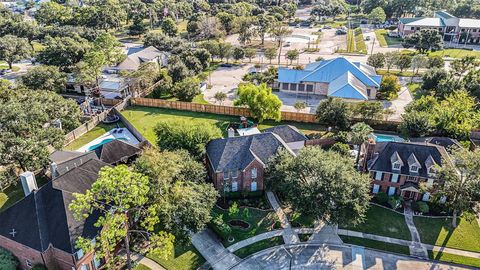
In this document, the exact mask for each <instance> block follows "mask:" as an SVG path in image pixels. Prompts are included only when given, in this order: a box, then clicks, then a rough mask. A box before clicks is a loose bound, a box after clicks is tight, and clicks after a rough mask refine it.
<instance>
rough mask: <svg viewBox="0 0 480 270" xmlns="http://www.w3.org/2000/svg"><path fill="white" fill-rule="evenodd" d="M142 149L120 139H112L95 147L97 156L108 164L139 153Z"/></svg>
mask: <svg viewBox="0 0 480 270" xmlns="http://www.w3.org/2000/svg"><path fill="white" fill-rule="evenodd" d="M141 151H142V150H141V149H140V148H138V147H136V146H134V145H131V144H129V143H127V142H124V141H122V140H113V141H110V142H108V143H106V144H103V145H101V146H100V147H97V148H96V149H95V153H96V154H97V156H98V158H99V159H100V160H102V161H103V162H106V163H108V164H115V163H118V162H121V161H124V160H127V159H129V158H130V157H133V156H135V155H138V154H140V152H141Z"/></svg>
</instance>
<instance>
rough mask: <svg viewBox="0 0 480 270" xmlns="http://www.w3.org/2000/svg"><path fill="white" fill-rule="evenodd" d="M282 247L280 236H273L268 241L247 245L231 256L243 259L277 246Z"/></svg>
mask: <svg viewBox="0 0 480 270" xmlns="http://www.w3.org/2000/svg"><path fill="white" fill-rule="evenodd" d="M279 245H283V238H282V237H281V236H275V237H272V238H269V239H265V240H262V241H258V242H256V243H254V244H251V245H248V246H246V247H243V248H241V249H239V250H237V251H235V252H233V254H235V255H237V256H238V257H240V258H245V257H247V256H249V255H252V254H254V253H257V252H259V251H261V250H264V249H267V248H270V247H274V246H279Z"/></svg>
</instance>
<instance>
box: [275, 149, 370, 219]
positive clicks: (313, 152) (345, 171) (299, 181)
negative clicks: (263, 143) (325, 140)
mask: <svg viewBox="0 0 480 270" xmlns="http://www.w3.org/2000/svg"><path fill="white" fill-rule="evenodd" d="M352 165H353V164H352V161H351V159H350V158H349V157H346V156H343V155H341V154H339V153H336V152H334V151H324V150H322V149H321V148H319V147H305V148H303V149H301V150H300V152H299V153H298V154H297V156H293V155H291V154H290V153H288V152H287V151H281V152H280V153H279V154H277V155H276V156H275V157H274V158H272V159H271V161H270V162H269V164H268V166H267V172H266V180H267V186H269V187H271V188H273V189H274V190H275V191H276V192H277V193H278V194H279V195H280V196H281V197H282V198H285V203H287V204H289V205H290V206H291V207H292V208H293V209H294V210H295V211H297V212H299V213H300V214H301V215H304V216H311V217H313V218H314V219H315V220H321V221H324V222H325V223H327V224H352V225H357V224H360V223H361V222H362V221H363V220H364V219H365V215H366V211H367V209H368V206H369V200H370V195H369V189H370V179H369V178H368V176H367V175H365V174H361V173H359V172H358V171H357V170H356V169H355V168H354V167H353V166H352ZM332 179H335V181H332ZM299 194H302V195H301V196H299Z"/></svg>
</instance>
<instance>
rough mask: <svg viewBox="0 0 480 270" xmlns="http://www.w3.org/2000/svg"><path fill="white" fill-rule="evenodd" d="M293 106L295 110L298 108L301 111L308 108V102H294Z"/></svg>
mask: <svg viewBox="0 0 480 270" xmlns="http://www.w3.org/2000/svg"><path fill="white" fill-rule="evenodd" d="M293 107H294V108H295V110H297V112H300V111H301V110H304V109H305V108H307V104H306V103H305V102H301V101H297V102H295V104H293Z"/></svg>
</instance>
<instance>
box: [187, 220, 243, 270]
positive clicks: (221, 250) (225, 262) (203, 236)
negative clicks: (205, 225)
mask: <svg viewBox="0 0 480 270" xmlns="http://www.w3.org/2000/svg"><path fill="white" fill-rule="evenodd" d="M192 244H193V245H194V246H195V248H196V249H197V250H198V252H200V254H202V256H203V257H204V258H205V260H207V262H208V263H209V264H210V266H211V267H212V268H213V269H218V270H223V269H228V268H230V267H232V266H233V265H235V264H237V263H238V262H240V258H238V257H237V256H235V255H234V254H232V253H231V252H230V251H228V250H227V249H226V248H225V247H224V246H223V245H222V243H221V242H220V240H219V239H218V238H217V236H216V235H215V234H214V233H213V232H212V231H210V230H209V229H204V230H203V231H201V232H198V233H196V234H194V235H193V237H192Z"/></svg>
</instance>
